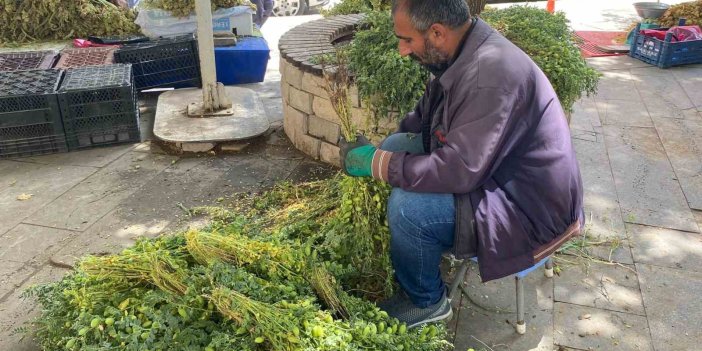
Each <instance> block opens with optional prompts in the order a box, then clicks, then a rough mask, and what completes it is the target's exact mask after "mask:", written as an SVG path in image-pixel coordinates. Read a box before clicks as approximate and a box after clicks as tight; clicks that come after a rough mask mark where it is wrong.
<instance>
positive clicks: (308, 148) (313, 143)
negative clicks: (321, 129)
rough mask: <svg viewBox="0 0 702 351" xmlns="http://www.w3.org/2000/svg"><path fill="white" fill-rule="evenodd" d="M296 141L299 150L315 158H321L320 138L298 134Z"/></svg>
mask: <svg viewBox="0 0 702 351" xmlns="http://www.w3.org/2000/svg"><path fill="white" fill-rule="evenodd" d="M294 143H295V147H296V148H297V149H298V150H300V151H302V152H304V153H305V154H307V155H309V156H310V157H313V158H314V159H319V148H320V145H321V143H322V142H321V141H320V140H319V139H317V138H314V137H311V136H309V135H306V134H297V135H296V136H295V140H294Z"/></svg>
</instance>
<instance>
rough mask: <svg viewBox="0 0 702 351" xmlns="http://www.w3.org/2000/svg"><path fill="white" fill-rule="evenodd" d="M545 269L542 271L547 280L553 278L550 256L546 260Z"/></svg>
mask: <svg viewBox="0 0 702 351" xmlns="http://www.w3.org/2000/svg"><path fill="white" fill-rule="evenodd" d="M545 266H546V268H545V269H544V275H545V276H546V277H548V278H553V258H552V257H551V256H549V257H548V259H546V265H545Z"/></svg>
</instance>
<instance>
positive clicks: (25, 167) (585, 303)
mask: <svg viewBox="0 0 702 351" xmlns="http://www.w3.org/2000/svg"><path fill="white" fill-rule="evenodd" d="M310 17H312V18H314V17H313V16H310ZM308 19H309V18H304V19H303V18H293V19H272V20H271V22H269V25H268V28H269V29H268V32H267V31H266V28H264V34H265V35H266V36H267V38H268V40H269V43H270V46H271V47H272V48H275V47H277V45H276V44H275V41H276V40H277V39H276V38H277V36H279V35H280V33H282V32H284V31H285V30H283V29H284V28H285V27H286V26H288V27H289V26H290V25H293V24H295V23H299V22H301V21H304V20H308ZM276 55H277V53H276V52H275V51H274V52H272V54H271V56H272V60H271V62H269V65H268V68H269V71H268V72H267V78H266V79H267V80H266V82H264V83H261V84H255V85H252V87H253V88H254V89H256V90H257V92H258V93H259V96H260V97H261V98H262V99H263V100H264V104H265V105H266V111H267V113H268V115H269V117H270V119H271V121H272V122H273V124H274V129H273V130H272V131H271V133H270V134H268V135H267V136H266V137H265V138H263V139H262V140H260V141H258V142H256V143H255V144H253V145H251V146H249V147H248V148H246V149H245V150H244V151H242V152H240V153H237V154H230V155H203V156H200V157H177V156H169V155H166V154H164V153H163V152H162V151H161V150H159V148H158V147H157V146H156V145H152V144H151V143H150V142H144V143H141V144H137V145H124V146H115V147H110V148H102V149H94V150H88V151H81V152H73V153H68V154H60V155H49V156H41V157H33V158H24V159H19V160H2V161H0V209H2V210H1V211H0V350H3V351H4V350H8V351H16V350H36V349H37V348H36V345H35V344H33V343H32V341H31V340H27V339H24V340H21V339H20V336H18V335H13V334H12V330H13V329H15V328H17V327H20V326H22V323H23V322H25V321H26V320H28V319H29V318H32V317H34V316H36V315H37V313H38V311H37V308H36V306H35V305H34V304H33V303H32V302H31V301H23V300H22V299H21V298H20V295H21V293H22V291H23V290H24V289H25V288H26V287H28V286H29V285H31V284H34V283H37V282H46V281H51V280H56V279H60V277H61V276H62V275H64V274H65V273H66V272H67V270H66V269H65V268H62V267H61V263H69V264H70V263H73V262H74V261H75V257H77V256H81V255H83V254H86V253H99V252H113V251H117V250H119V249H120V248H122V247H124V246H126V245H130V244H131V243H133V240H134V238H135V237H138V236H155V235H158V234H160V233H167V232H169V231H173V230H177V229H178V228H183V227H184V226H187V225H192V224H193V222H192V219H189V218H186V216H184V213H183V212H182V210H181V209H180V206H181V205H182V206H184V207H190V206H196V205H202V204H217V203H227V201H230V198H229V195H231V194H232V193H235V192H241V191H251V192H253V191H259V190H260V189H262V188H264V187H266V186H269V185H271V184H273V183H274V182H276V181H279V180H282V179H293V180H303V179H309V178H310V177H323V176H326V175H328V174H329V172H330V171H333V170H330V169H329V168H328V167H326V166H324V165H321V164H319V163H317V162H315V161H312V160H309V159H307V158H305V157H304V156H303V155H302V154H301V153H300V152H298V151H297V150H295V149H294V148H293V147H292V146H291V145H290V143H289V142H288V141H287V139H286V137H285V135H284V133H283V132H282V130H281V129H280V126H281V125H282V122H281V118H282V114H281V112H280V107H279V106H280V91H279V83H278V81H279V80H280V74H279V72H277V68H278V62H277V61H276V60H277V56H276ZM590 63H591V64H592V65H593V66H594V67H597V68H598V69H599V70H600V71H602V72H603V74H604V76H603V79H602V81H601V84H600V90H599V94H598V95H597V96H596V97H592V98H585V99H583V100H581V101H580V102H579V103H578V104H577V105H576V110H575V112H574V114H573V120H572V123H571V127H572V135H573V142H574V144H575V146H576V149H577V152H578V157H579V160H580V164H581V169H582V173H583V178H584V183H585V191H586V196H585V202H586V210H587V216H588V227H587V230H588V231H587V233H588V240H587V241H588V242H589V243H588V244H587V245H585V246H584V247H583V248H580V249H578V248H577V247H574V248H573V250H572V251H571V252H572V253H574V254H570V255H561V256H559V259H558V264H559V267H560V268H561V272H560V275H558V276H556V277H554V278H553V279H549V278H545V277H544V276H543V275H542V274H540V273H539V272H535V273H532V274H531V275H530V276H529V277H528V278H527V280H526V289H525V303H526V307H527V310H526V312H527V334H526V335H523V336H519V335H517V334H516V333H515V332H514V329H513V327H512V326H511V324H513V323H514V322H515V318H514V317H515V314H514V308H515V307H514V306H515V302H514V296H515V293H514V283H513V281H512V280H511V279H502V280H499V281H495V282H491V283H488V284H482V283H480V280H479V277H478V275H477V271H476V270H475V267H472V269H471V271H470V273H469V277H468V281H467V285H468V290H469V292H470V295H469V296H466V297H464V298H462V299H461V300H460V301H457V303H458V304H460V306H458V307H460V309H459V310H458V313H457V314H456V315H455V316H456V317H455V318H454V319H453V321H452V322H451V324H450V326H451V327H452V328H453V330H455V338H453V339H454V342H455V344H456V350H460V351H465V350H466V349H467V348H469V347H472V348H475V349H476V350H515V351H517V350H544V351H546V350H588V349H594V350H656V351H677V350H696V349H699V347H698V346H697V345H699V344H702V334H701V333H700V330H701V329H702V316H701V315H700V314H699V311H700V308H701V307H702V306H701V304H702V303H701V302H700V299H699V296H700V295H699V292H700V291H702V268H700V267H702V265H701V264H700V263H702V234H700V229H701V228H702V153H701V152H700V151H701V149H702V142H701V141H700V140H702V139H701V138H700V137H702V114H701V113H700V112H701V111H702V66H687V67H684V68H673V69H668V70H659V69H658V68H655V67H651V66H648V65H646V64H643V63H641V62H638V61H634V60H632V59H629V58H628V57H617V58H599V59H593V60H590ZM154 102H155V96H154V95H145V96H144V97H143V99H142V105H143V106H142V110H143V111H144V114H143V122H144V123H143V125H144V126H146V127H145V129H147V131H148V125H149V122H150V118H151V116H152V115H153V106H154ZM145 136H146V137H148V133H146V135H145ZM22 194H31V197H30V198H29V199H27V200H18V196H20V195H22ZM592 242H600V245H594V244H592ZM586 253H587V254H586ZM592 257H597V258H599V259H592Z"/></svg>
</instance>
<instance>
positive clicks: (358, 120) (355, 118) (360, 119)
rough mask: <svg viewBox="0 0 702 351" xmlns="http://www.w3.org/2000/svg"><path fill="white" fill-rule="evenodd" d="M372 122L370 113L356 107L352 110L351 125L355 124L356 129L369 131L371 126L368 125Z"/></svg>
mask: <svg viewBox="0 0 702 351" xmlns="http://www.w3.org/2000/svg"><path fill="white" fill-rule="evenodd" d="M369 120H370V111H368V110H366V109H363V108H357V107H354V108H352V109H351V123H353V125H354V126H356V128H358V129H361V130H368V129H369V128H370V127H371V125H370V124H369V123H368V121H369Z"/></svg>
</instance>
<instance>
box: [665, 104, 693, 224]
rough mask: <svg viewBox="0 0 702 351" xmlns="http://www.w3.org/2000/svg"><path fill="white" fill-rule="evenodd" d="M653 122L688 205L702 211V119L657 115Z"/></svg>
mask: <svg viewBox="0 0 702 351" xmlns="http://www.w3.org/2000/svg"><path fill="white" fill-rule="evenodd" d="M654 123H655V125H656V130H657V131H658V135H659V136H660V138H661V141H662V142H663V146H664V147H665V151H666V154H668V158H669V159H670V163H671V164H672V165H673V170H674V171H675V175H676V176H677V178H678V182H680V187H681V188H682V190H683V193H685V197H686V198H687V202H688V204H689V205H690V207H691V208H694V209H698V210H702V121H691V120H673V119H666V118H657V119H654ZM701 229H702V228H701Z"/></svg>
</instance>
